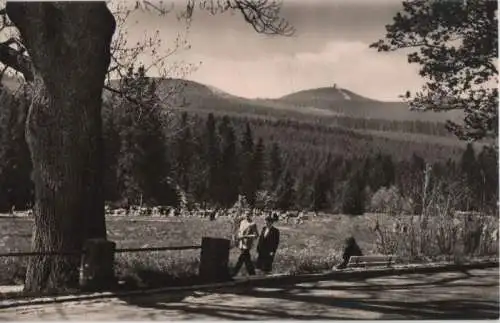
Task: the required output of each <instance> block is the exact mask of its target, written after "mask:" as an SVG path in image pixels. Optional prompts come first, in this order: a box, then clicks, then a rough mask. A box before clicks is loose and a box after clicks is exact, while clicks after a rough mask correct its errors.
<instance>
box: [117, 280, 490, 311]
mask: <svg viewBox="0 0 500 323" xmlns="http://www.w3.org/2000/svg"><path fill="white" fill-rule="evenodd" d="M429 276H432V275H429ZM470 277H472V275H470V274H466V275H465V276H464V275H459V276H458V277H457V276H456V277H451V278H450V277H448V278H441V279H429V278H428V277H424V276H420V277H418V278H417V279H423V280H424V279H428V280H429V281H428V282H421V283H408V284H404V283H398V284H395V285H393V284H387V281H386V282H385V283H384V282H383V281H381V282H373V281H358V282H357V283H355V285H349V286H346V285H339V286H337V285H335V284H334V282H332V283H333V284H331V283H330V284H329V286H321V284H319V283H318V284H313V285H312V286H300V285H301V284H297V285H290V286H281V287H277V286H271V285H269V286H268V287H272V288H270V289H265V288H262V287H264V286H263V285H262V284H260V286H246V287H241V286H240V287H230V288H223V289H214V290H212V291H205V294H204V295H207V294H208V295H209V297H208V299H204V298H203V296H201V297H200V300H199V301H197V300H195V301H194V302H192V301H189V302H186V301H185V297H186V296H194V295H193V293H192V292H191V293H190V294H189V293H187V294H186V293H185V294H183V295H180V294H176V295H166V294H162V295H156V296H154V297H153V296H148V297H146V298H144V299H143V300H142V301H141V300H140V299H135V298H130V299H125V298H124V299H123V300H124V301H126V302H127V303H128V304H131V305H135V306H138V307H141V308H150V309H155V310H160V312H153V311H152V312H151V313H149V314H148V315H150V316H149V318H150V319H154V318H155V317H157V318H158V317H161V316H165V317H168V315H170V314H171V313H172V312H171V311H174V312H175V313H179V314H180V315H182V317H183V318H184V317H185V318H186V319H190V318H191V317H193V318H195V317H196V316H197V315H198V316H199V315H203V316H207V317H208V318H212V319H229V320H242V319H257V320H263V319H298V320H340V319H356V318H359V317H357V316H358V315H363V314H360V311H363V312H369V313H365V314H368V315H369V316H372V317H373V316H377V315H378V319H498V318H499V301H498V299H494V298H493V296H491V297H490V298H489V299H488V298H486V297H479V296H478V295H480V294H481V293H480V292H472V291H477V290H478V289H479V290H481V287H490V289H491V288H494V287H495V286H497V287H498V280H496V281H492V276H491V275H490V276H489V279H487V280H486V281H481V280H479V281H468V279H471V278H470ZM484 277H488V276H484ZM430 278H433V277H430ZM411 279H412V281H413V280H414V279H415V277H412V278H411ZM343 283H344V282H343ZM353 284H354V283H353ZM327 285H328V284H327ZM396 289H399V290H401V293H399V292H396V291H395V290H396ZM433 289H434V290H433ZM443 289H445V290H444V291H443ZM339 291H340V292H341V294H342V295H346V294H345V292H349V291H352V292H353V293H352V295H349V294H348V295H346V296H345V297H344V296H338V295H339ZM342 291H343V292H342ZM335 293H337V296H336V295H335ZM356 294H362V295H358V296H356ZM432 296H434V299H432ZM436 296H437V299H436ZM443 298H445V299H443ZM264 299H265V300H264ZM252 304H255V306H252ZM297 313H298V314H297ZM349 313H350V315H351V316H350V317H347V316H348V314H349Z"/></svg>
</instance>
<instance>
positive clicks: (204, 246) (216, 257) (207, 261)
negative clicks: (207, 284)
mask: <svg viewBox="0 0 500 323" xmlns="http://www.w3.org/2000/svg"><path fill="white" fill-rule="evenodd" d="M230 247H231V242H230V241H229V240H228V239H220V238H209V237H203V238H202V240H201V256H200V268H199V270H200V272H199V274H200V278H201V279H202V280H203V281H212V282H213V281H218V282H220V281H226V280H229V279H230V278H231V276H230V275H229V249H230Z"/></svg>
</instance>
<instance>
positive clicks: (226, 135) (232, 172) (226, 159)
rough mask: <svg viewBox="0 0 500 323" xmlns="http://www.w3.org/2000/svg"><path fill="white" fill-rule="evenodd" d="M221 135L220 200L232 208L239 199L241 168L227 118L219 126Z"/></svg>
mask: <svg viewBox="0 0 500 323" xmlns="http://www.w3.org/2000/svg"><path fill="white" fill-rule="evenodd" d="M219 134H220V137H221V162H220V169H219V174H220V175H219V176H220V180H221V186H220V196H219V197H218V200H219V201H220V203H221V204H222V205H223V206H224V207H230V206H232V205H233V204H234V203H235V202H236V201H237V199H238V188H239V167H238V156H237V151H236V136H235V133H234V129H233V127H232V126H231V123H230V121H229V118H228V117H227V116H224V117H223V118H222V122H221V124H220V126H219Z"/></svg>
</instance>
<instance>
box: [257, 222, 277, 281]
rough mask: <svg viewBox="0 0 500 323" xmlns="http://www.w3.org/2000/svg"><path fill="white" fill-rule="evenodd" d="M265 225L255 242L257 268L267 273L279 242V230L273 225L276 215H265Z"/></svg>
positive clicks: (270, 268) (269, 270)
mask: <svg viewBox="0 0 500 323" xmlns="http://www.w3.org/2000/svg"><path fill="white" fill-rule="evenodd" d="M265 220H266V226H265V227H264V228H263V229H262V232H261V233H260V236H259V241H258V243H257V253H258V257H257V268H258V269H260V270H262V272H263V273H265V274H269V273H270V272H271V271H272V269H273V262H274V256H275V255H276V250H277V249H278V245H279V243H280V231H279V230H278V229H277V228H275V227H274V225H273V224H274V222H275V221H276V220H277V217H272V216H270V215H269V216H267V217H266V219H265Z"/></svg>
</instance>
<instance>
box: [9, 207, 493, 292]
mask: <svg viewBox="0 0 500 323" xmlns="http://www.w3.org/2000/svg"><path fill="white" fill-rule="evenodd" d="M377 219H378V221H379V223H380V225H381V226H383V227H384V228H385V229H388V228H390V227H391V226H392V223H393V222H394V221H393V219H394V217H390V216H387V215H375V214H367V215H363V216H354V217H353V216H345V215H328V216H320V217H315V218H310V219H308V220H306V221H305V222H303V223H300V224H297V223H290V224H287V223H284V222H283V221H282V222H279V223H277V225H276V226H277V227H278V228H279V229H280V231H281V242H280V247H279V249H278V252H277V255H276V259H275V264H274V272H278V273H292V274H293V273H305V272H318V271H322V270H327V269H329V268H331V267H332V266H333V265H335V264H336V263H338V262H339V261H340V255H341V253H342V247H343V244H344V240H345V239H346V238H347V237H349V236H351V235H352V236H354V237H355V238H356V240H357V241H358V244H359V245H360V247H361V249H362V250H363V253H364V254H375V253H378V252H379V251H378V250H377V248H378V246H377V234H376V232H375V231H374V230H373V228H374V226H375V222H376V220H377ZM255 220H256V222H257V224H258V227H259V231H260V229H261V228H262V227H263V225H264V221H263V220H262V219H261V218H256V219H255ZM32 223H33V222H32V220H31V219H28V218H25V217H0V229H1V230H2V233H3V236H2V237H1V238H0V253H4V252H14V251H29V250H30V241H31V230H32ZM496 225H497V227H498V223H497V224H496ZM107 230H108V239H109V240H111V241H115V242H116V244H117V248H132V247H133V248H139V247H159V246H186V245H200V244H201V239H202V237H205V236H206V237H216V238H228V239H229V238H230V237H231V233H232V222H231V219H228V218H225V217H220V218H217V219H216V220H215V221H209V220H208V219H207V218H198V217H186V218H180V217H179V218H175V217H164V218H152V217H140V218H139V217H108V218H107ZM403 238H405V237H404V236H403ZM199 254H200V250H185V251H161V252H137V253H120V254H117V255H116V272H117V275H118V276H119V277H121V278H122V279H124V280H126V281H128V282H130V283H131V284H134V285H139V286H159V285H172V284H184V283H193V282H194V281H193V279H196V278H195V277H196V275H197V271H198V264H199ZM252 254H253V256H254V257H255V256H256V254H255V249H253V252H252ZM237 257H238V250H237V249H236V248H233V249H232V250H231V254H230V264H231V265H234V263H235V262H236V258H237ZM0 266H1V267H2V270H1V271H0V273H1V274H0V285H9V284H21V283H22V281H23V277H24V270H25V266H26V259H25V258H24V259H23V258H15V259H13V258H0ZM242 273H245V274H246V271H245V270H244V269H242Z"/></svg>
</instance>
